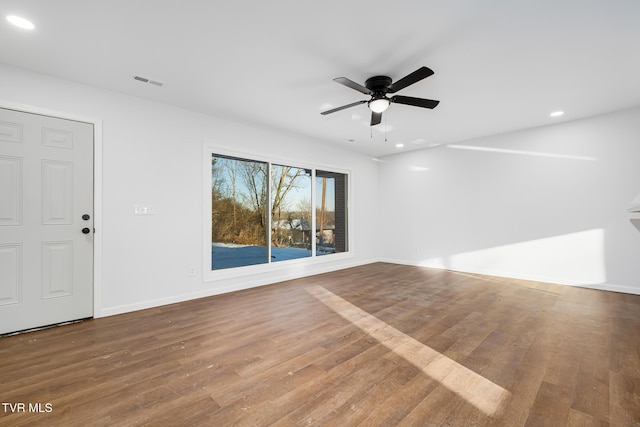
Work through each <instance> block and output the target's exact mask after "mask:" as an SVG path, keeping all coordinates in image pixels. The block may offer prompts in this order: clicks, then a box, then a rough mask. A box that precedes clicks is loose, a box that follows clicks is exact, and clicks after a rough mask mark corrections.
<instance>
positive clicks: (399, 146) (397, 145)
mask: <svg viewBox="0 0 640 427" xmlns="http://www.w3.org/2000/svg"><path fill="white" fill-rule="evenodd" d="M402 147H404V144H396V148H402Z"/></svg>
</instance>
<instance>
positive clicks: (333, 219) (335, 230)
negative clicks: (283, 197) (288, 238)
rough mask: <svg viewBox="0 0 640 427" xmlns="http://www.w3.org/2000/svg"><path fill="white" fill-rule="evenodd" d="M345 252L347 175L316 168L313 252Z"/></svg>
mask: <svg viewBox="0 0 640 427" xmlns="http://www.w3.org/2000/svg"><path fill="white" fill-rule="evenodd" d="M346 251H347V176H346V175H345V174H342V173H335V172H327V171H320V170H319V171H316V255H326V254H330V253H336V252H346Z"/></svg>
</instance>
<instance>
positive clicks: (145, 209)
mask: <svg viewBox="0 0 640 427" xmlns="http://www.w3.org/2000/svg"><path fill="white" fill-rule="evenodd" d="M133 213H135V214H136V215H155V214H156V208H154V207H153V206H150V205H134V207H133Z"/></svg>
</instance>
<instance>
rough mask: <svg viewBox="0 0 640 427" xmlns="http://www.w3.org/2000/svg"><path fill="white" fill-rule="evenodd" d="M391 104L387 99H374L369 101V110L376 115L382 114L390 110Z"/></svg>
mask: <svg viewBox="0 0 640 427" xmlns="http://www.w3.org/2000/svg"><path fill="white" fill-rule="evenodd" d="M389 104H391V103H390V102H389V100H388V99H387V98H384V97H382V98H374V99H372V100H371V101H369V109H370V110H371V111H373V112H374V113H382V112H383V111H386V109H387V108H389Z"/></svg>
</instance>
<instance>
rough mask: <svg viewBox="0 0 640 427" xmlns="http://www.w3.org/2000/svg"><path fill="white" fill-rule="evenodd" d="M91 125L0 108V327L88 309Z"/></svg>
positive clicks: (50, 320)
mask: <svg viewBox="0 0 640 427" xmlns="http://www.w3.org/2000/svg"><path fill="white" fill-rule="evenodd" d="M93 231H94V230H93V125H92V124H88V123H81V122H75V121H71V120H66V119H59V118H53V117H48V116H43V115H38V114H31V113H25V112H20V111H14V110H9V109H3V108H0V334H4V333H8V332H15V331H20V330H24V329H31V328H35V327H40V326H47V325H52V324H56V323H61V322H66V321H71V320H77V319H83V318H87V317H91V316H93Z"/></svg>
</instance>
